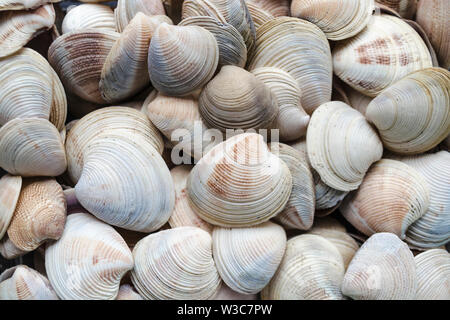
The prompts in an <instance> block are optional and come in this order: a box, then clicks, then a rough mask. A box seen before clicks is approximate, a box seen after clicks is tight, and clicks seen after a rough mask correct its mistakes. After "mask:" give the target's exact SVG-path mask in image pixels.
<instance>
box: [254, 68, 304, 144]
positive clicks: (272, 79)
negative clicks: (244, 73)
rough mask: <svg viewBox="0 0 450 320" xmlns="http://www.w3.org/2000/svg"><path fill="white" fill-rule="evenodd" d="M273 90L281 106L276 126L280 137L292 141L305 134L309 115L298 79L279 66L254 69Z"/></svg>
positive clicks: (257, 76)
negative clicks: (278, 67) (304, 108)
mask: <svg viewBox="0 0 450 320" xmlns="http://www.w3.org/2000/svg"><path fill="white" fill-rule="evenodd" d="M252 73H253V74H254V75H255V76H256V78H257V79H259V80H261V81H262V82H263V83H264V84H265V85H266V86H267V87H269V89H270V90H271V91H272V93H273V96H274V98H275V100H276V101H277V104H278V107H279V110H280V111H279V113H278V117H277V119H276V124H275V127H276V128H277V129H279V130H280V133H279V134H280V139H281V140H284V141H292V140H296V139H298V138H300V137H301V136H303V135H305V133H306V128H307V127H308V123H309V119H310V117H309V115H308V114H307V113H306V112H305V110H303V108H302V106H301V104H300V100H301V91H300V88H299V87H298V85H297V81H296V80H295V79H294V78H293V77H291V76H290V75H289V73H287V72H285V71H283V70H281V69H277V68H268V67H266V68H257V69H254V70H253V71H252Z"/></svg>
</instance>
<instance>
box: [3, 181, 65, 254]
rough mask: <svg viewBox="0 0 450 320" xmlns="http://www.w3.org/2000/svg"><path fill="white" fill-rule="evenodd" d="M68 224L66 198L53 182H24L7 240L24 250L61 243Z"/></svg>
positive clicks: (59, 187) (60, 188)
mask: <svg viewBox="0 0 450 320" xmlns="http://www.w3.org/2000/svg"><path fill="white" fill-rule="evenodd" d="M65 222H66V198H65V197H64V192H63V190H62V187H61V186H60V185H59V184H58V183H57V182H56V180H54V179H50V178H48V179H42V178H40V179H29V180H24V182H23V187H22V191H21V192H20V196H19V200H18V201H17V206H16V210H15V211H14V215H13V218H12V220H11V223H10V225H9V228H8V237H9V239H10V240H11V241H12V243H14V245H15V246H16V247H17V248H19V249H20V250H22V251H33V250H34V249H36V248H37V247H39V246H40V245H41V244H42V243H43V242H44V241H46V240H50V239H51V240H58V239H59V238H60V237H61V235H62V233H63V230H64V225H65Z"/></svg>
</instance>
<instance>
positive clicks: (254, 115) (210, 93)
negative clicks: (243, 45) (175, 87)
mask: <svg viewBox="0 0 450 320" xmlns="http://www.w3.org/2000/svg"><path fill="white" fill-rule="evenodd" d="M199 107H200V113H201V115H202V118H203V120H204V121H205V123H206V125H207V126H208V127H211V128H216V129H219V130H221V131H223V132H225V131H226V130H227V129H244V130H245V129H250V128H251V129H255V130H257V129H268V128H271V126H272V123H273V122H274V121H275V119H276V116H277V114H278V104H277V101H276V100H275V99H274V94H273V93H272V91H271V90H270V88H269V87H268V86H266V85H265V84H264V83H263V82H262V81H261V80H259V79H258V78H257V77H256V76H255V75H253V74H252V73H250V72H248V71H246V70H244V69H242V68H239V67H235V66H224V67H222V69H221V70H220V72H219V73H218V74H217V75H216V76H215V77H214V78H213V79H212V80H211V81H210V82H209V83H208V84H207V85H206V87H205V88H204V89H203V91H202V93H201V95H200V99H199Z"/></svg>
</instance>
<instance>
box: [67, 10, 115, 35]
mask: <svg viewBox="0 0 450 320" xmlns="http://www.w3.org/2000/svg"><path fill="white" fill-rule="evenodd" d="M82 29H102V30H103V29H104V30H109V31H115V30H116V24H115V21H114V12H113V11H112V9H111V8H110V7H108V6H105V5H101V4H93V3H92V4H89V3H88V4H82V5H79V6H76V7H74V8H72V9H70V10H69V11H68V12H67V14H66V15H65V16H64V20H63V22H62V33H63V34H64V33H69V32H72V31H76V30H82Z"/></svg>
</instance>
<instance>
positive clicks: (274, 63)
mask: <svg viewBox="0 0 450 320" xmlns="http://www.w3.org/2000/svg"><path fill="white" fill-rule="evenodd" d="M281 48H282V50H280V49H281ZM248 60H249V63H248V67H249V70H253V69H256V68H260V67H275V68H279V69H282V70H283V71H286V72H288V73H289V74H290V75H291V76H292V77H293V78H294V79H295V80H297V82H298V86H299V88H300V91H301V93H302V100H301V105H302V107H303V108H304V109H305V111H306V112H307V113H308V114H311V113H312V112H313V111H314V109H315V108H317V107H318V106H320V105H321V104H323V103H325V102H328V101H330V99H331V86H332V74H333V68H332V64H331V52H330V46H329V44H328V41H327V38H326V37H325V35H324V33H323V32H322V31H321V30H320V29H319V28H318V27H317V26H315V25H314V24H312V23H310V22H308V21H304V20H300V19H297V18H290V17H282V18H276V19H273V20H271V21H269V22H266V23H264V24H263V25H262V26H260V27H259V29H258V32H257V34H256V49H255V50H254V52H253V54H252V55H251V56H250V57H249V59H248ZM312 75H314V76H312Z"/></svg>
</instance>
